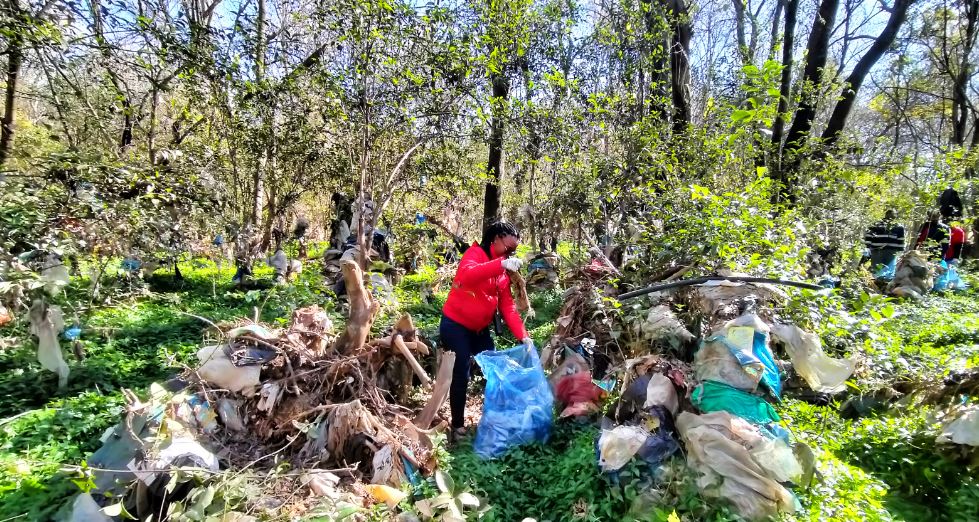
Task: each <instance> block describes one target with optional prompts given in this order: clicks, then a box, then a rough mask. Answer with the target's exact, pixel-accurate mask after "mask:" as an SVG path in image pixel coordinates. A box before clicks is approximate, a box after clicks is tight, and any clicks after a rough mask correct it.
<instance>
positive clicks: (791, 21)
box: [772, 0, 799, 171]
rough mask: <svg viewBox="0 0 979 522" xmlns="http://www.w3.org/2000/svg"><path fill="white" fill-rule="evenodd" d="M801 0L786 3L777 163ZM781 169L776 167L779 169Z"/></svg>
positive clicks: (774, 135)
mask: <svg viewBox="0 0 979 522" xmlns="http://www.w3.org/2000/svg"><path fill="white" fill-rule="evenodd" d="M798 12H799V0H788V1H787V2H786V4H785V31H784V37H783V39H782V81H781V84H780V85H779V89H778V114H777V115H776V116H775V124H774V125H773V126H772V144H773V145H774V146H775V155H776V156H778V161H777V164H778V165H780V164H781V156H782V155H781V149H782V133H783V131H784V129H785V115H786V114H787V113H788V112H789V97H790V96H791V94H792V66H793V61H792V48H793V47H794V46H795V24H796V15H797V14H798ZM778 170H780V169H778V168H777V169H776V171H778Z"/></svg>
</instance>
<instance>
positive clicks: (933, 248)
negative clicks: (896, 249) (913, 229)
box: [914, 210, 951, 259]
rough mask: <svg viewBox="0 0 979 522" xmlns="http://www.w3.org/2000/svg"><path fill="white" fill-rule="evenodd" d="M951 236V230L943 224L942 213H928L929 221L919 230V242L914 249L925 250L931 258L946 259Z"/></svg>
mask: <svg viewBox="0 0 979 522" xmlns="http://www.w3.org/2000/svg"><path fill="white" fill-rule="evenodd" d="M950 235H951V230H950V229H949V227H948V225H946V224H945V223H942V214H941V212H939V211H938V210H932V211H931V212H929V213H928V221H925V222H924V223H922V224H921V227H920V228H919V229H918V240H917V241H915V243H914V248H915V249H916V250H922V249H923V250H924V251H926V252H928V255H929V257H931V258H934V259H945V254H947V253H948V244H949V236H950Z"/></svg>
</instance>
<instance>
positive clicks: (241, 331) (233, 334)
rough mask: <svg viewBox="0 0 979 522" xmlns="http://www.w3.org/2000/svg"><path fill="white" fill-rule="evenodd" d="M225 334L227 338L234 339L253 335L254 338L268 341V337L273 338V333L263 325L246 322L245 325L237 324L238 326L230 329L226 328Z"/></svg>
mask: <svg viewBox="0 0 979 522" xmlns="http://www.w3.org/2000/svg"><path fill="white" fill-rule="evenodd" d="M227 335H228V338H229V339H236V338H238V337H254V338H256V339H261V340H263V341H268V340H269V339H273V338H275V334H273V333H272V332H270V331H268V330H267V329H266V328H265V327H264V326H262V325H258V324H248V325H245V326H239V327H238V328H232V329H231V330H228V334H227Z"/></svg>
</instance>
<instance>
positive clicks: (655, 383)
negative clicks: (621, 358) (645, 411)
mask: <svg viewBox="0 0 979 522" xmlns="http://www.w3.org/2000/svg"><path fill="white" fill-rule="evenodd" d="M653 406H665V407H666V408H667V409H668V410H670V413H672V414H673V415H676V411H677V410H678V409H679V408H680V401H679V399H678V398H677V396H676V388H674V387H673V381H671V380H670V378H669V377H667V376H665V375H663V374H661V373H656V374H653V375H652V376H651V377H650V378H649V384H648V385H646V403H645V404H643V406H642V407H643V408H651V407H653Z"/></svg>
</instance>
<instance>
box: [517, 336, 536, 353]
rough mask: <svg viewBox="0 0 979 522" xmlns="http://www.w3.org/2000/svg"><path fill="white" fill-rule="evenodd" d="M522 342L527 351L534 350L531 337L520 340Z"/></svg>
mask: <svg viewBox="0 0 979 522" xmlns="http://www.w3.org/2000/svg"><path fill="white" fill-rule="evenodd" d="M520 342H522V343H523V344H524V346H526V347H527V351H530V350H533V349H534V340H533V339H531V338H530V337H524V338H523V339H521V340H520Z"/></svg>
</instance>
